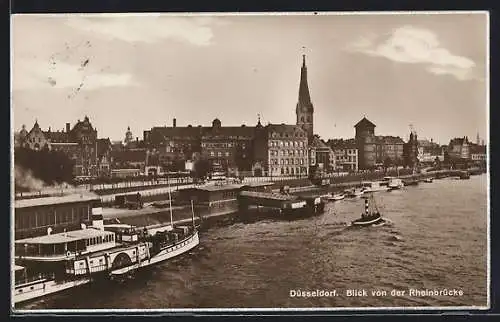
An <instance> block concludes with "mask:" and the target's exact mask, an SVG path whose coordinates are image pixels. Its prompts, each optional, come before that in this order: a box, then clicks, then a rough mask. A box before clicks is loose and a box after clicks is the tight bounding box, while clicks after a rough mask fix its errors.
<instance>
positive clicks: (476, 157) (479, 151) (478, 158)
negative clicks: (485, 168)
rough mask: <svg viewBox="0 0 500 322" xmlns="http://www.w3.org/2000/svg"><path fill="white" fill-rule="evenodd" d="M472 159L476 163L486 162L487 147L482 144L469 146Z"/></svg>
mask: <svg viewBox="0 0 500 322" xmlns="http://www.w3.org/2000/svg"><path fill="white" fill-rule="evenodd" d="M469 152H470V159H471V160H472V161H473V162H474V163H483V162H486V157H487V155H486V146H485V145H480V144H471V145H470V146H469Z"/></svg>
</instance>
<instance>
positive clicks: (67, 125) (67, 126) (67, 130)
mask: <svg viewBox="0 0 500 322" xmlns="http://www.w3.org/2000/svg"><path fill="white" fill-rule="evenodd" d="M66 133H69V123H66Z"/></svg>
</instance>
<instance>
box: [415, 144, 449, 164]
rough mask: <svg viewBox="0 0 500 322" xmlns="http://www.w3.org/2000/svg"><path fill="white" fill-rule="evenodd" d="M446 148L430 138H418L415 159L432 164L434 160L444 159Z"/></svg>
mask: <svg viewBox="0 0 500 322" xmlns="http://www.w3.org/2000/svg"><path fill="white" fill-rule="evenodd" d="M445 150H446V149H444V148H443V147H441V146H439V144H437V143H436V142H434V141H433V140H432V139H431V140H430V141H429V140H418V153H417V159H418V162H419V163H426V164H433V163H435V162H436V161H440V162H442V161H444V152H445Z"/></svg>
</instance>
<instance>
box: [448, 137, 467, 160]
mask: <svg viewBox="0 0 500 322" xmlns="http://www.w3.org/2000/svg"><path fill="white" fill-rule="evenodd" d="M469 145H470V144H469V139H468V138H467V137H466V136H464V137H463V138H454V139H452V140H450V144H449V145H448V155H449V156H450V158H451V159H463V160H468V159H470V151H469Z"/></svg>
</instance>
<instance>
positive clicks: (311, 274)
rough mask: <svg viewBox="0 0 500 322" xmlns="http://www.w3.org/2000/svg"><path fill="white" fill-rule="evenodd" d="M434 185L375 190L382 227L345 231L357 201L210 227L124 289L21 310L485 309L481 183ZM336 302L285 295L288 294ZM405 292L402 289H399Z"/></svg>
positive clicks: (92, 290) (106, 287) (87, 290)
mask: <svg viewBox="0 0 500 322" xmlns="http://www.w3.org/2000/svg"><path fill="white" fill-rule="evenodd" d="M486 179H487V178H486V175H482V176H474V177H471V179H470V180H448V179H443V180H435V181H434V182H433V183H421V184H420V185H419V186H414V187H407V188H405V189H404V190H401V191H392V192H379V193H376V200H377V204H378V206H379V209H380V211H381V213H382V214H383V216H384V217H385V218H387V219H388V220H389V223H388V224H387V225H385V226H382V227H368V228H354V227H349V223H350V222H351V221H352V220H354V219H356V218H358V217H359V216H360V214H361V211H362V210H363V201H362V199H357V200H343V201H339V202H335V203H329V204H328V205H327V210H326V212H325V214H323V215H321V216H317V217H313V218H308V219H303V220H296V221H277V220H276V221H274V220H262V221H258V222H254V223H246V224H245V223H236V224H233V225H230V226H225V227H217V228H213V229H209V230H208V231H206V232H204V233H203V235H202V236H201V245H200V247H198V248H197V249H196V250H193V251H192V252H191V253H190V254H188V255H186V256H182V257H179V258H176V259H174V260H173V261H170V262H167V263H161V264H159V265H157V266H154V267H152V268H150V269H148V270H145V271H143V272H141V273H140V274H139V275H138V276H137V277H136V279H134V280H131V281H129V282H127V283H125V284H113V283H111V284H100V285H89V286H88V287H87V286H85V287H82V288H80V289H74V290H70V291H69V292H67V293H64V294H56V295H53V296H51V297H49V298H46V299H41V300H38V301H35V302H33V303H31V304H28V305H26V307H25V308H33V309H36V308H136V309H144V308H232V307H257V308H259V307H261V308H263V307H373V306H472V305H475V306H484V305H486V304H487V302H486V299H487V298H486V295H487V284H486V272H487V262H486V259H487V257H486V251H487V199H486V198H487V186H486V185H487V182H486ZM408 288H416V289H460V290H463V292H464V295H463V296H454V297H451V296H423V297H416V296H408V294H405V295H402V296H397V297H394V296H385V297H373V296H368V297H347V296H345V290H346V289H366V290H367V291H370V290H373V289H380V290H388V291H391V290H393V289H398V290H408ZM315 289H318V290H337V291H338V292H339V293H340V296H337V297H309V298H304V297H300V298H297V297H290V296H289V293H290V290H315ZM406 293H407V292H406Z"/></svg>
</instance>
